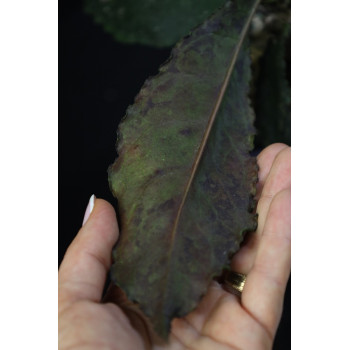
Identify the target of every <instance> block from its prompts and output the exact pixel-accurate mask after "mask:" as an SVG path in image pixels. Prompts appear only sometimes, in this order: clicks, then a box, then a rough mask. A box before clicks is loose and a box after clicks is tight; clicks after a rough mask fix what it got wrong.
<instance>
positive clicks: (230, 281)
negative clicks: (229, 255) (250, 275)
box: [222, 271, 247, 297]
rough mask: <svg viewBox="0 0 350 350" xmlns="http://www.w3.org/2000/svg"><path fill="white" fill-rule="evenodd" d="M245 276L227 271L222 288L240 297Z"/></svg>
mask: <svg viewBox="0 0 350 350" xmlns="http://www.w3.org/2000/svg"><path fill="white" fill-rule="evenodd" d="M246 279H247V275H244V274H243V273H237V272H233V271H227V272H226V274H225V277H224V283H223V285H222V286H223V288H224V289H225V290H226V291H227V292H229V293H232V294H234V295H237V296H239V297H240V296H241V294H242V292H243V288H244V285H245V281H246Z"/></svg>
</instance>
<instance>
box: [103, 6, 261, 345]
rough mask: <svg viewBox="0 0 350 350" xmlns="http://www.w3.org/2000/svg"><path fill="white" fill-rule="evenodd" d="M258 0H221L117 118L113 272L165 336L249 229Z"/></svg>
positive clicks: (112, 176)
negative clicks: (251, 35)
mask: <svg viewBox="0 0 350 350" xmlns="http://www.w3.org/2000/svg"><path fill="white" fill-rule="evenodd" d="M257 3H258V1H256V0H241V1H235V2H228V3H226V5H225V6H224V7H223V8H222V9H221V10H219V11H218V12H217V13H216V14H215V15H214V16H212V17H211V18H210V19H209V20H207V21H206V22H204V23H203V25H202V26H200V27H198V28H197V29H196V30H195V31H193V33H192V34H191V35H190V36H189V37H186V38H185V39H183V40H182V41H181V42H179V43H178V44H177V45H176V46H175V48H174V49H173V51H172V54H171V57H170V59H169V60H168V61H167V62H166V63H165V64H164V65H163V66H162V67H161V68H160V70H159V74H158V75H157V76H155V77H153V78H150V79H149V80H147V81H146V82H145V84H144V86H143V87H142V89H141V91H140V92H139V94H138V96H137V97H136V99H135V103H134V105H132V106H131V107H129V108H128V110H127V115H126V117H125V119H124V120H123V121H122V123H121V124H120V126H119V131H118V135H119V137H118V146H117V151H118V154H119V157H118V158H117V160H116V162H115V163H114V164H113V165H112V166H111V167H110V168H109V181H110V187H111V189H112V191H113V194H114V195H115V196H116V197H117V198H118V203H119V210H120V220H121V236H120V240H119V242H118V244H117V246H116V248H115V250H114V251H113V258H114V265H113V267H112V272H111V276H112V279H113V281H114V282H115V283H116V284H117V285H119V286H120V287H121V288H122V289H123V290H124V291H125V292H126V294H127V296H128V298H129V299H130V300H132V301H134V302H136V303H137V304H138V305H139V307H140V308H141V310H142V311H143V312H144V313H145V314H146V315H147V316H148V318H149V319H150V321H151V323H152V324H153V327H154V329H155V330H156V332H157V333H158V334H159V335H160V336H161V337H163V338H167V336H168V332H169V329H170V322H171V320H172V318H174V317H181V316H183V315H186V314H187V313H188V312H190V311H191V310H193V309H194V308H195V307H196V305H197V304H198V302H199V300H200V298H201V297H202V296H203V295H204V294H205V292H206V290H207V288H208V286H209V284H210V282H211V280H212V278H213V277H214V276H218V275H220V274H221V271H222V269H223V268H224V267H226V266H228V263H229V260H230V257H231V256H232V254H234V253H235V252H236V251H237V250H238V249H239V246H240V243H241V241H242V239H243V236H244V233H245V232H247V231H253V230H254V229H255V228H256V216H255V215H254V214H253V213H252V211H253V208H254V201H253V196H254V194H255V184H256V181H257V165H256V159H255V158H254V157H252V156H250V153H249V152H250V150H251V149H252V146H253V135H254V132H255V131H254V127H253V121H254V115H253V112H252V109H251V107H250V101H249V99H248V97H247V95H248V93H249V82H250V75H251V72H250V57H249V48H248V45H247V42H246V40H245V39H246V36H247V32H248V28H249V24H250V21H251V19H252V16H253V14H254V12H255V10H256V7H257Z"/></svg>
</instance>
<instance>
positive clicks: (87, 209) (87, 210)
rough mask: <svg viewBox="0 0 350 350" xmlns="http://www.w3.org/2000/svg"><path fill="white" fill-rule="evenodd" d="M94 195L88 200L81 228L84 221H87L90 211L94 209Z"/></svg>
mask: <svg viewBox="0 0 350 350" xmlns="http://www.w3.org/2000/svg"><path fill="white" fill-rule="evenodd" d="M95 198H96V197H95V195H94V194H93V195H92V196H91V197H90V199H89V204H88V206H87V208H86V210H85V215H84V220H83V226H84V225H85V223H86V221H87V220H88V218H89V216H90V214H91V212H92V209H94V204H95Z"/></svg>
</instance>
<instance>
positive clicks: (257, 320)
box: [58, 144, 290, 350]
mask: <svg viewBox="0 0 350 350" xmlns="http://www.w3.org/2000/svg"><path fill="white" fill-rule="evenodd" d="M258 164H259V168H260V170H259V183H258V191H257V199H258V205H257V212H258V214H259V219H258V220H259V222H258V229H257V232H256V233H254V234H251V235H249V237H248V239H247V240H246V242H245V244H244V245H243V246H242V248H241V249H240V251H239V252H238V253H237V254H236V255H235V256H234V258H233V261H232V269H233V271H237V272H240V273H244V274H247V275H248V277H247V280H246V283H245V287H244V290H243V293H242V296H241V298H238V297H237V296H235V295H232V294H230V293H228V292H226V291H225V290H223V289H222V288H221V286H220V285H219V284H218V283H216V282H213V283H212V284H211V286H210V287H209V289H208V292H207V294H206V295H205V297H204V298H203V299H202V301H201V302H200V304H199V305H198V307H197V308H196V309H195V310H194V311H193V312H191V313H190V314H188V315H187V316H186V317H184V318H181V319H180V318H178V319H174V320H173V322H172V330H171V334H170V337H169V344H167V345H163V346H161V345H155V344H153V345H151V346H152V348H154V349H159V350H160V349H174V350H175V349H176V350H177V349H200V350H206V349H215V350H221V349H222V350H224V349H227V350H228V349H254V350H259V349H271V348H272V344H273V339H274V336H275V333H276V330H277V326H278V323H279V320H280V317H281V313H282V307H283V298H284V291H285V287H286V284H287V281H288V277H289V274H290V148H289V147H287V146H286V145H282V144H274V145H271V146H269V147H267V148H266V149H264V150H263V151H262V152H261V153H260V155H259V156H258ZM118 235H119V232H118V225H117V221H116V216H115V212H114V209H113V207H112V206H111V205H110V204H109V203H108V202H106V201H104V200H102V199H97V200H96V201H95V205H94V208H93V210H92V212H91V214H90V216H89V218H88V220H87V221H86V223H85V224H84V225H83V227H82V228H81V229H80V231H79V233H78V235H77V236H76V238H75V239H74V241H73V242H72V244H71V245H70V246H69V248H68V250H67V252H66V255H65V257H64V259H63V261H62V264H61V266H60V269H59V274H58V297H59V299H58V300H59V304H58V320H59V325H58V326H59V349H61V350H66V349H91V350H92V349H118V350H124V349H127V350H138V349H147V348H149V346H150V344H149V343H148V342H147V341H148V340H147V339H145V337H144V336H143V335H141V334H142V333H139V332H138V331H137V330H136V329H134V328H133V327H132V325H131V323H130V321H129V318H128V317H127V316H126V314H125V313H124V312H123V311H122V309H121V308H120V307H119V306H118V305H116V304H115V303H110V302H109V303H101V302H100V301H101V297H102V291H103V286H104V283H105V278H106V274H107V271H108V270H109V267H110V264H111V250H112V248H113V246H114V244H115V242H116V241H117V239H118Z"/></svg>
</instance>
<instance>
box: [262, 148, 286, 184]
mask: <svg viewBox="0 0 350 350" xmlns="http://www.w3.org/2000/svg"><path fill="white" fill-rule="evenodd" d="M284 149H290V147H289V146H287V145H285V144H284V143H273V144H272V145H270V146H268V147H266V148H265V149H263V150H262V151H261V152H260V154H259V155H258V156H257V161H258V165H259V184H260V185H261V186H263V184H264V183H265V181H266V178H267V176H268V174H269V172H270V169H271V167H272V164H273V162H274V161H275V159H276V157H277V156H278V154H279V153H280V152H282V151H283V150H284Z"/></svg>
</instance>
